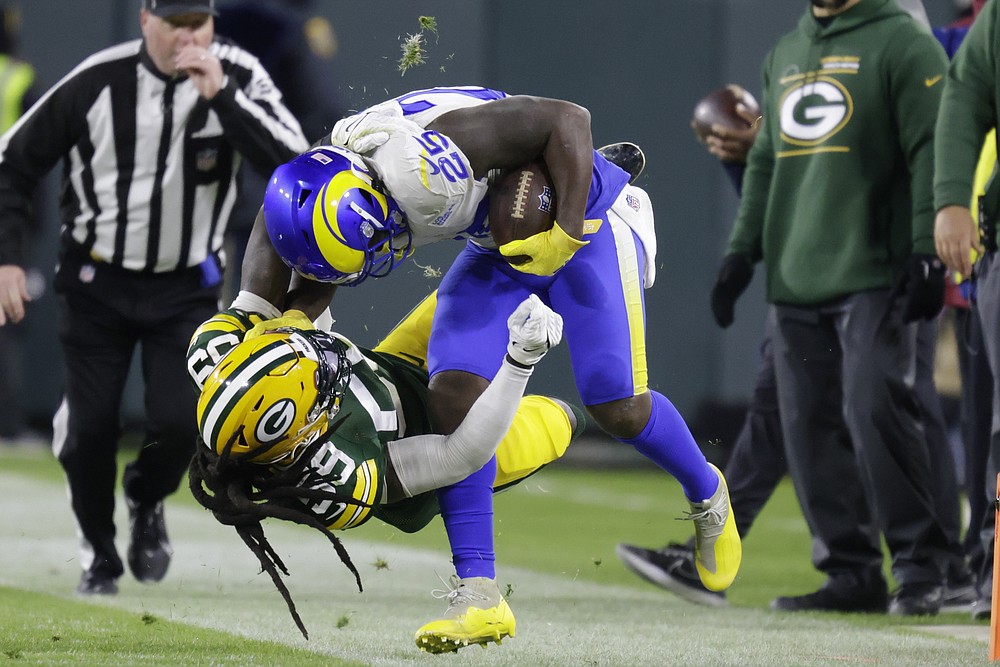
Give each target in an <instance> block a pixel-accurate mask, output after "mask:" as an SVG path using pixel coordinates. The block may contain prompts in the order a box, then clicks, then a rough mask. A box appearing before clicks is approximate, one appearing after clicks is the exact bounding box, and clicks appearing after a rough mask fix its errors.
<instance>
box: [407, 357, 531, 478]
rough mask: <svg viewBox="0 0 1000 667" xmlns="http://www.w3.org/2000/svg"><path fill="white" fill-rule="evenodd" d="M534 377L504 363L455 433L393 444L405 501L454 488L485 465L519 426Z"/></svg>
mask: <svg viewBox="0 0 1000 667" xmlns="http://www.w3.org/2000/svg"><path fill="white" fill-rule="evenodd" d="M529 377H531V369H530V368H518V367H516V366H514V365H513V364H511V363H510V362H509V361H507V360H506V359H504V362H503V365H502V366H501V367H500V371H499V372H498V373H497V375H496V377H494V378H493V381H492V382H491V383H490V386H489V387H487V388H486V391H484V392H483V394H482V395H481V396H480V397H479V398H478V399H477V400H476V402H475V403H474V404H473V406H472V409H470V410H469V414H467V415H466V416H465V419H464V420H462V423H461V424H460V425H459V427H458V429H456V431H455V432H454V433H452V434H451V435H448V436H444V435H418V436H413V437H410V438H402V439H400V440H394V441H392V442H390V443H389V444H388V446H387V450H388V454H389V460H390V461H392V465H393V468H394V469H395V471H396V477H397V478H398V479H399V484H400V487H402V489H403V492H404V493H405V494H406V496H407V497H412V496H415V495H417V494H419V493H423V492H425V491H431V490H433V489H439V488H441V487H443V486H447V485H449V484H454V483H455V482H458V481H460V480H463V479H465V478H466V477H468V476H469V475H471V474H472V473H474V472H475V471H477V470H479V469H480V468H482V467H483V466H484V465H486V462H487V461H489V460H490V458H491V457H492V456H493V454H494V453H495V452H496V449H497V446H498V445H499V444H500V441H501V440H503V437H504V436H505V435H506V434H507V429H509V428H510V424H511V422H512V421H513V420H514V413H515V412H517V406H518V404H519V403H520V399H521V396H522V395H523V394H524V388H525V386H526V385H527V383H528V378H529Z"/></svg>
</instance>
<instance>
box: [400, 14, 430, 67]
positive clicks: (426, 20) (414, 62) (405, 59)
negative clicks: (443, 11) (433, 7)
mask: <svg viewBox="0 0 1000 667" xmlns="http://www.w3.org/2000/svg"><path fill="white" fill-rule="evenodd" d="M417 23H418V24H419V25H420V30H418V31H417V32H415V33H413V34H412V35H407V36H406V39H404V40H403V44H402V47H401V48H402V50H403V55H402V57H400V59H399V72H400V76H403V75H404V74H406V71H407V70H409V69H410V68H411V67H418V66H419V65H423V64H424V63H426V62H427V51H425V50H424V46H425V44H426V41H425V39H424V32H425V31H426V32H432V33H434V41H435V42H437V39H438V26H437V19H436V18H434V17H433V16H418V17H417Z"/></svg>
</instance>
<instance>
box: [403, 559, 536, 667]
mask: <svg viewBox="0 0 1000 667" xmlns="http://www.w3.org/2000/svg"><path fill="white" fill-rule="evenodd" d="M450 588H451V590H449V591H447V592H446V593H445V594H444V595H442V596H441V597H445V598H447V599H448V609H447V611H445V614H444V618H442V619H441V620H439V621H431V622H430V623H428V624H427V625H425V626H423V627H422V628H420V629H419V630H417V634H416V635H415V636H414V640H415V641H416V642H417V647H418V648H419V649H420V650H421V651H427V652H428V653H451V652H454V651H457V650H458V649H460V648H463V647H465V646H469V645H472V644H479V645H480V646H482V647H483V648H486V644H488V643H489V642H496V643H497V644H499V643H500V642H501V641H502V640H503V639H504V638H505V637H513V636H514V629H515V626H516V621H515V620H514V614H513V612H511V610H510V607H508V606H507V601H506V600H504V599H503V596H502V595H500V589H499V588H497V582H496V580H495V579H488V578H486V577H470V578H468V579H459V578H458V577H454V576H453V577H452V579H451V585H450Z"/></svg>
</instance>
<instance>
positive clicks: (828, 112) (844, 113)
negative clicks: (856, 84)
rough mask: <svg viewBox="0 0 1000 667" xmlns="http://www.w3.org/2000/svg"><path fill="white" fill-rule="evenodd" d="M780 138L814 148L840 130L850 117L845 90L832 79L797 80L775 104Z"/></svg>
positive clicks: (803, 78)
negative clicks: (779, 125)
mask: <svg viewBox="0 0 1000 667" xmlns="http://www.w3.org/2000/svg"><path fill="white" fill-rule="evenodd" d="M778 113H779V119H780V124H781V138H782V139H783V140H784V141H786V142H788V143H790V144H794V145H796V146H817V145H819V144H821V143H823V142H824V141H826V140H827V139H829V138H830V137H832V136H833V135H835V134H836V133H837V132H839V131H840V130H841V128H843V127H844V126H845V125H846V124H847V121H848V120H850V118H851V115H852V114H853V113H854V102H853V100H852V99H851V95H850V93H848V92H847V88H845V87H844V86H843V84H841V83H840V82H839V81H837V80H836V79H834V78H832V77H826V76H820V77H811V76H810V77H809V78H806V77H801V80H799V81H798V82H796V83H794V84H792V86H791V87H789V88H788V89H787V90H785V92H784V94H782V96H781V99H780V100H779V102H778Z"/></svg>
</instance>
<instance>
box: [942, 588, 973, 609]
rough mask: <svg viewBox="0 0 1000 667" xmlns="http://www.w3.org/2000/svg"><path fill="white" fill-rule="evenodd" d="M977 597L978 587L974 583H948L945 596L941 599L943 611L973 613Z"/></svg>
mask: <svg viewBox="0 0 1000 667" xmlns="http://www.w3.org/2000/svg"><path fill="white" fill-rule="evenodd" d="M976 597H977V594H976V587H975V586H974V585H973V583H972V581H967V582H964V583H961V582H951V583H948V584H946V585H945V587H944V594H943V595H942V597H941V611H942V612H956V611H972V607H973V605H974V604H975V603H976Z"/></svg>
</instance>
